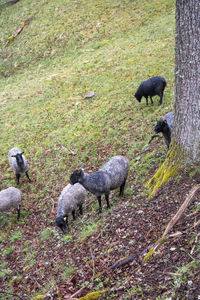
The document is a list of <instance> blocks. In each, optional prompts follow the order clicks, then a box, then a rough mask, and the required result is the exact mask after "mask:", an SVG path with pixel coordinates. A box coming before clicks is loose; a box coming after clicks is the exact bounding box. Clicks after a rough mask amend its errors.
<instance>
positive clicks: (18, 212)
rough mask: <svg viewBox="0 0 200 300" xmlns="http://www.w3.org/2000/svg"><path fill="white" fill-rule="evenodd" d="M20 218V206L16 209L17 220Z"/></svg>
mask: <svg viewBox="0 0 200 300" xmlns="http://www.w3.org/2000/svg"><path fill="white" fill-rule="evenodd" d="M19 218H20V205H19V206H18V208H17V220H19Z"/></svg>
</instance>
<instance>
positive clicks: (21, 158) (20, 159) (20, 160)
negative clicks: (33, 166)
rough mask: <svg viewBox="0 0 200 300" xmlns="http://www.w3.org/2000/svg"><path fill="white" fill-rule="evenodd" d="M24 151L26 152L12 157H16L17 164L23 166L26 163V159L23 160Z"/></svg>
mask: <svg viewBox="0 0 200 300" xmlns="http://www.w3.org/2000/svg"><path fill="white" fill-rule="evenodd" d="M23 153H24V152H21V153H17V154H15V155H12V157H15V158H16V161H17V164H18V166H19V167H23V165H24V160H23V157H22V155H23Z"/></svg>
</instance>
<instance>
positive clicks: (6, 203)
mask: <svg viewBox="0 0 200 300" xmlns="http://www.w3.org/2000/svg"><path fill="white" fill-rule="evenodd" d="M21 198H22V192H21V191H20V190H18V189H16V188H15V187H9V188H7V189H5V190H2V191H1V192H0V212H3V211H6V210H9V209H11V208H16V209H17V219H18V220H19V218H20V201H21Z"/></svg>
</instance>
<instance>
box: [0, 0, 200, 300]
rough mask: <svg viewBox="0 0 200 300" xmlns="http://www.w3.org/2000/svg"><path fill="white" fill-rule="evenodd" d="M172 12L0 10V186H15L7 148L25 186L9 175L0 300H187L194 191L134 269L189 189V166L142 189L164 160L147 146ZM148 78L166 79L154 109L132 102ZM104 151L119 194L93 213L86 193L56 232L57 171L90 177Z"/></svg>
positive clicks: (149, 5) (160, 151)
mask: <svg viewBox="0 0 200 300" xmlns="http://www.w3.org/2000/svg"><path fill="white" fill-rule="evenodd" d="M174 10H175V2H174V1H173V0H160V1H157V0H153V1H148V0H145V1H143V2H142V3H141V1H139V0H135V1H131V0H123V1H121V0H120V1H119V0H114V1H113V0H107V1H100V0H81V1H74V0H51V1H48V0H42V1H36V2H34V1H31V0H27V1H25V0H20V1H19V2H17V3H16V4H14V5H12V4H8V1H6V0H1V1H0V27H1V32H0V43H1V47H0V114H1V119H0V126H1V130H0V138H1V147H0V170H1V171H0V185H1V190H2V189H5V188H7V187H9V186H16V187H17V184H16V182H15V179H14V174H13V172H12V170H11V169H10V167H9V165H8V159H7V154H8V151H9V150H10V149H11V148H12V147H19V148H20V149H21V150H22V151H24V154H25V156H26V157H27V159H28V161H29V166H30V169H29V174H30V177H31V179H32V183H31V184H29V183H28V181H27V179H26V177H25V176H22V178H21V179H20V185H19V186H18V187H19V189H20V190H21V191H22V193H23V199H22V213H21V218H20V220H19V221H17V219H16V213H15V212H13V211H10V212H8V213H1V214H0V228H1V232H0V245H1V252H0V259H1V260H0V298H1V299H3V300H5V299H13V297H14V296H13V295H8V294H5V293H3V292H7V293H15V294H18V295H21V296H22V297H23V298H24V299H31V300H32V299H34V298H35V299H59V300H60V299H70V297H71V296H72V295H73V294H75V293H76V292H77V291H79V293H77V294H76V295H77V296H76V297H77V298H81V297H82V299H85V300H86V299H90V300H91V299H95V297H96V298H97V297H99V299H101V298H102V299H120V300H122V299H123V300H124V299H129V300H130V299H198V298H199V297H200V292H199V290H200V288H199V282H200V280H199V279H200V278H199V252H200V244H199V233H198V231H199V227H198V226H199V225H198V220H199V212H200V206H199V192H197V193H196V194H195V196H194V199H193V201H192V203H191V205H190V206H189V207H188V208H187V210H186V211H185V213H184V214H183V216H182V217H181V218H180V220H179V222H178V223H177V224H176V225H175V226H174V228H173V230H172V232H171V233H177V232H179V234H178V235H175V236H174V237H171V238H169V240H168V241H166V242H165V243H164V244H163V245H162V246H161V247H160V248H159V249H158V251H157V252H156V253H155V255H154V256H152V258H151V259H149V261H147V262H146V263H145V264H142V263H141V257H142V255H143V254H144V251H145V249H149V247H150V246H151V245H153V244H154V243H155V242H156V241H157V240H158V239H159V238H160V237H161V236H162V234H163V232H164V230H165V227H166V226H167V224H168V222H169V221H170V219H171V218H172V217H173V215H174V214H175V213H176V211H177V210H178V208H179V207H180V205H181V204H182V203H183V201H184V200H185V198H186V196H187V194H188V192H189V191H190V189H191V188H192V187H193V185H196V184H198V183H199V168H198V166H190V167H189V166H188V168H187V169H185V170H184V171H183V172H182V174H179V175H178V176H177V177H176V178H174V179H173V180H171V181H170V182H169V183H168V184H167V185H165V186H163V187H162V188H161V189H160V190H159V191H158V193H157V194H156V196H155V197H153V198H151V199H149V198H148V191H147V190H146V188H145V187H144V184H145V182H147V181H148V180H149V179H150V177H151V176H152V175H153V174H154V172H155V171H156V169H157V168H158V167H159V166H160V165H161V163H162V162H163V161H164V159H165V155H166V148H165V146H164V142H163V139H162V138H160V139H154V140H153V141H152V142H151V144H149V140H150V138H151V136H152V135H153V134H154V133H153V128H154V126H155V124H156V121H157V120H159V119H161V118H162V117H163V116H164V115H165V114H166V113H167V112H169V111H172V110H173V91H174ZM27 19H29V22H28V23H27V24H26V25H25V26H24V28H23V30H22V31H21V33H20V34H19V35H17V36H16V37H15V38H14V39H13V40H10V41H9V40H8V38H9V37H10V36H12V35H13V34H14V33H15V32H16V30H17V29H18V28H19V27H20V26H22V24H23V22H24V21H25V20H27ZM155 75H160V76H163V77H165V79H166V81H167V87H166V90H165V93H164V98H163V104H162V105H161V106H159V105H158V102H159V98H158V97H157V96H155V97H154V98H153V99H154V105H149V106H146V103H145V102H146V101H145V100H144V99H143V100H142V102H141V103H138V102H137V101H136V100H135V99H134V93H135V91H136V89H137V87H138V86H139V84H140V82H141V81H142V80H145V79H147V78H149V77H151V76H155ZM91 91H94V92H95V95H94V97H92V98H85V97H84V96H85V95H87V94H88V93H89V92H91ZM117 154H121V155H126V156H127V157H128V159H129V161H130V172H129V177H128V180H127V184H126V188H125V195H124V197H123V198H119V197H118V191H117V190H116V191H113V192H112V193H111V200H110V202H111V203H112V208H111V209H110V210H108V211H107V209H106V208H105V201H104V200H103V204H104V206H103V213H102V214H101V215H98V213H97V211H98V203H97V200H96V198H95V196H94V195H91V194H89V195H88V200H87V202H86V204H85V205H84V214H83V216H79V215H78V214H77V219H76V220H75V221H72V218H71V216H70V217H69V230H68V232H67V234H65V235H63V234H62V232H61V231H59V229H58V228H56V226H55V218H56V212H57V200H58V197H59V195H60V192H61V190H62V189H63V188H64V186H66V185H67V184H68V182H69V177H70V174H71V173H72V172H73V170H75V169H77V168H80V167H81V166H83V165H84V168H85V171H86V172H88V173H92V172H94V171H95V170H97V169H98V168H99V167H100V166H102V165H103V164H104V163H105V162H106V161H108V159H109V158H110V157H112V156H114V155H117ZM133 254H135V255H136V256H135V259H134V260H133V261H132V262H130V263H129V264H126V265H124V266H122V267H119V268H116V269H113V270H111V269H110V267H111V266H112V265H113V264H114V263H115V262H117V261H119V260H121V259H123V258H125V257H127V256H129V255H133ZM103 291H104V292H103ZM91 292H93V293H94V294H92V295H89V296H87V297H85V298H84V296H86V295H87V294H88V293H91ZM97 292H99V294H97ZM92 297H93V298H92ZM15 299H18V297H17V296H16V297H15Z"/></svg>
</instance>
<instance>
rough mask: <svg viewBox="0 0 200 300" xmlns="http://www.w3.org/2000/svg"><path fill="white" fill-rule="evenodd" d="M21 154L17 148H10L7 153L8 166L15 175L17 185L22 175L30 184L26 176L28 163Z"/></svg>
mask: <svg viewBox="0 0 200 300" xmlns="http://www.w3.org/2000/svg"><path fill="white" fill-rule="evenodd" d="M23 153H24V152H21V150H20V149H18V148H12V149H11V150H10V151H9V153H8V160H9V165H10V167H11V168H12V169H13V171H14V173H15V176H16V180H17V184H19V178H20V175H21V174H23V173H25V174H26V177H27V178H28V180H29V182H31V179H30V178H29V175H28V163H27V160H26V158H25V156H24V155H23Z"/></svg>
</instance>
